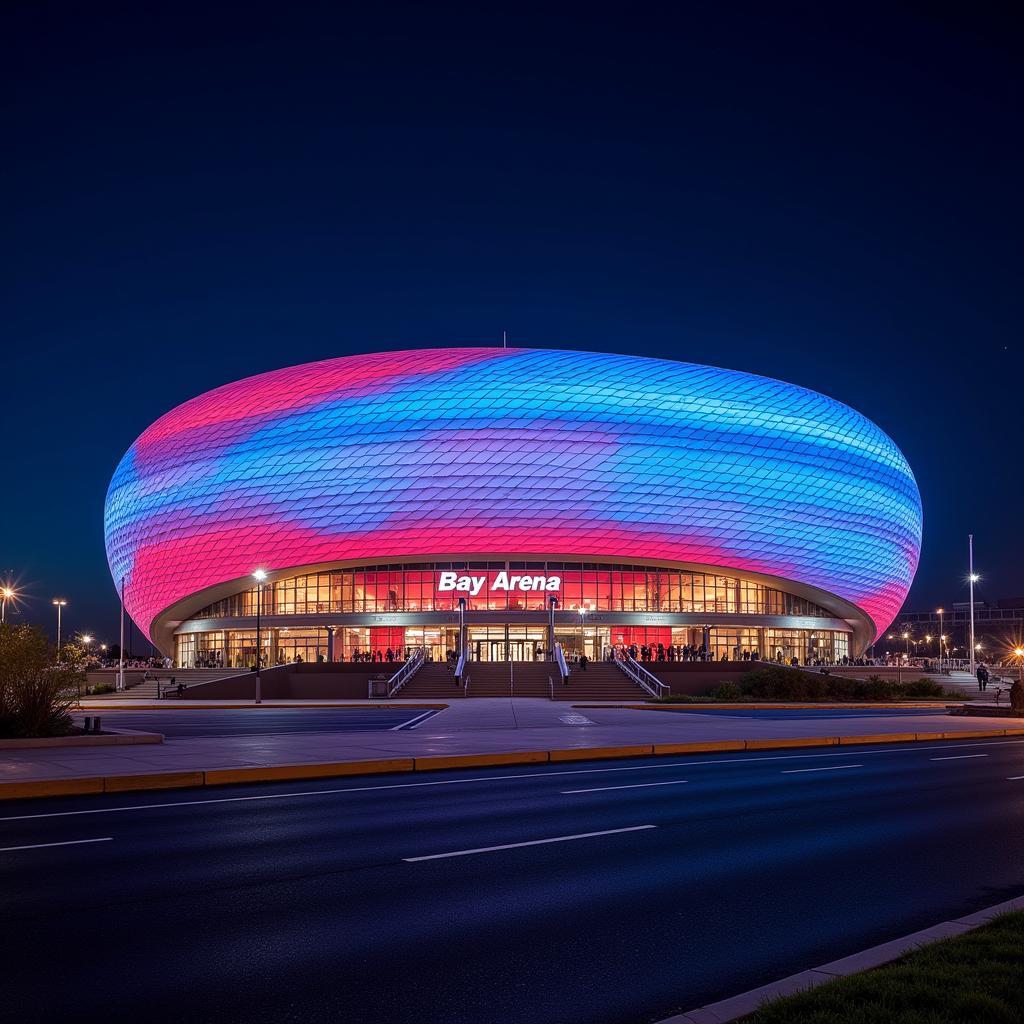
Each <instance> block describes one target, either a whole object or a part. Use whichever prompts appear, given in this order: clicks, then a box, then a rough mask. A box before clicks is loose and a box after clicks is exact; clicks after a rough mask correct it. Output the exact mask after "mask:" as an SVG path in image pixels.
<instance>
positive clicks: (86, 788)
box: [0, 729, 1024, 800]
mask: <svg viewBox="0 0 1024 1024" xmlns="http://www.w3.org/2000/svg"><path fill="white" fill-rule="evenodd" d="M1004 736H1009V737H1022V736H1024V729H987V730H964V731H962V732H919V733H871V734H867V735H864V736H842V737H840V736H797V737H788V738H787V737H779V738H776V739H756V740H709V741H706V742H699V741H698V742H692V743H659V744H656V745H655V744H646V743H645V744H636V745H631V746H621V747H573V748H571V749H566V750H526V751H510V752H507V753H494V754H453V755H450V756H445V755H438V756H430V757H418V758H412V757H398V758H381V759H378V760H372V761H335V762H330V763H327V764H293V765H272V766H266V767H262V766H253V767H247V768H211V769H207V770H206V771H190V772H153V773H151V774H143V775H112V776H107V777H106V778H102V777H101V778H82V779H41V780H34V781H26V782H0V800H18V799H29V798H35V797H51V796H81V795H92V794H95V793H103V792H107V793H116V792H127V791H129V790H139V789H179V788H189V787H199V786H221V785H229V784H237V783H246V782H283V781H290V780H298V779H326V778H336V777H338V776H345V775H384V774H388V773H391V772H413V771H437V770H440V769H443V768H469V767H473V768H477V767H480V768H483V767H497V766H500V765H510V764H543V763H545V762H552V763H555V762H563V761H604V760H616V759H619V758H628V757H649V756H652V755H661V754H669V755H671V754H688V753H693V754H697V753H705V754H713V753H729V752H734V751H737V750H785V749H787V748H799V747H831V746H838V745H846V746H850V745H853V744H867V743H913V742H937V741H942V740H961V739H994V738H998V737H1004Z"/></svg>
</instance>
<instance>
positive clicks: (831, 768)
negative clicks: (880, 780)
mask: <svg viewBox="0 0 1024 1024" xmlns="http://www.w3.org/2000/svg"><path fill="white" fill-rule="evenodd" d="M863 767H864V765H862V764H830V765H828V767H826V768H788V769H787V770H786V771H784V772H779V774H780V775H802V774H803V773H804V772H838V771H840V770H841V769H843V768H863Z"/></svg>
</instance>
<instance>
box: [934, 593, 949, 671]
mask: <svg viewBox="0 0 1024 1024" xmlns="http://www.w3.org/2000/svg"><path fill="white" fill-rule="evenodd" d="M935 611H936V612H937V613H938V616H939V674H940V675H941V674H942V645H943V643H945V640H946V637H945V632H944V630H943V628H942V614H943V609H942V608H936V609H935Z"/></svg>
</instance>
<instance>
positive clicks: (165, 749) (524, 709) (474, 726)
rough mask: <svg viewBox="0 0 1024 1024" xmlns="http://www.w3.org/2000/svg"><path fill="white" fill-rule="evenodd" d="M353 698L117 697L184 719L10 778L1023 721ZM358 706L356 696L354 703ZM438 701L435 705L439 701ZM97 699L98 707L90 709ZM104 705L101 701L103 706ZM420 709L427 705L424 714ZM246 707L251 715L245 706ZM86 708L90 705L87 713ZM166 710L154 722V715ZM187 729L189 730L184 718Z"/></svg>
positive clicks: (3, 762)
mask: <svg viewBox="0 0 1024 1024" xmlns="http://www.w3.org/2000/svg"><path fill="white" fill-rule="evenodd" d="M344 706H345V705H344V704H343V702H338V703H337V704H335V705H333V706H331V705H319V706H318V707H317V708H294V707H293V708H291V709H289V711H288V712H287V714H288V716H289V718H290V717H291V716H292V715H296V716H305V720H306V721H308V722H309V729H308V731H305V730H303V729H302V727H301V726H296V725H291V726H290V728H289V731H287V732H280V733H276V732H266V731H256V730H254V731H253V732H251V733H250V732H246V731H244V730H245V725H244V722H245V721H246V720H250V721H253V722H254V723H256V722H258V718H250V717H249V716H261V715H266V714H267V713H268V712H272V713H273V712H277V711H279V710H280V708H281V705H276V706H275V705H274V704H271V703H267V704H263V705H261V706H260V707H254V706H252V705H251V704H249V705H241V704H239V705H238V706H237V707H236V708H234V709H231V711H230V714H231V716H232V717H234V716H238V719H239V720H240V722H241V723H242V724H241V725H237V726H236V727H235V728H234V729H232V730H231V734H225V735H217V736H211V735H201V734H200V735H182V734H181V733H182V731H183V730H182V728H181V724H182V723H183V722H184V721H188V720H194V721H196V722H197V723H198V724H197V727H196V732H198V733H201V732H202V729H201V727H200V726H201V723H202V721H203V718H202V716H206V715H210V714H213V713H217V714H223V712H224V711H225V710H227V709H226V708H224V707H220V708H218V709H217V710H216V712H214V710H213V709H210V708H209V705H207V706H206V707H204V708H201V709H200V708H191V707H190V706H189V705H188V704H186V703H178V702H174V703H168V704H165V705H162V706H158V709H154V710H152V711H147V710H146V709H141V708H138V706H137V705H136V706H134V707H130V708H129V707H124V709H123V710H117V708H116V705H115V704H114V703H113V702H109V701H108V702H105V703H104V706H103V708H102V713H103V725H104V729H111V730H116V729H118V728H119V726H120V727H123V728H126V729H137V728H139V727H140V726H139V725H138V724H133V722H135V721H136V716H137V715H139V714H140V713H143V712H145V713H146V714H147V715H148V719H147V723H146V727H147V728H148V729H150V730H151V731H159V723H160V722H162V721H166V722H167V723H168V727H170V725H171V724H172V723H177V726H176V728H175V729H174V732H175V735H172V736H169V737H168V738H167V739H166V741H165V742H164V743H162V744H159V745H146V746H127V747H90V748H78V749H76V748H73V747H49V748H43V749H32V750H25V749H21V750H6V751H3V752H0V781H4V782H26V781H35V780H54V779H75V778H86V777H93V776H113V775H137V774H150V773H166V772H194V771H203V770H207V769H210V770H215V769H222V768H244V767H249V768H257V767H269V766H280V765H308V764H324V763H329V762H349V761H368V760H374V759H386V758H413V757H417V758H425V757H438V756H458V755H477V754H479V755H484V754H501V753H506V752H518V751H551V750H556V749H557V750H570V751H573V750H585V749H595V750H596V749H597V748H614V747H628V746H634V745H641V744H653V745H658V744H674V743H695V742H697V743H725V742H733V741H750V742H754V741H772V740H781V739H794V740H799V739H801V738H816V737H856V736H869V735H879V734H893V735H899V736H906V734H929V735H934V734H941V733H955V734H960V733H963V734H964V736H965V738H966V737H968V736H970V734H972V733H975V734H977V733H978V732H979V731H986V730H989V731H990V730H999V729H1013V728H1015V727H1016V722H1015V721H1010V720H1007V719H1006V718H991V719H990V718H987V717H972V718H969V719H968V718H962V717H957V716H950V715H949V714H948V713H947V712H946V709H945V707H944V706H943V705H934V706H931V707H928V706H919V707H892V706H889V707H884V708H881V707H880V708H860V709H858V708H848V709H840V708H836V707H819V708H803V709H801V708H779V709H775V710H773V709H769V708H757V709H750V708H743V707H736V708H717V709H714V710H712V709H709V708H706V707H705V708H694V707H692V706H688V705H683V706H676V707H674V708H672V709H668V708H666V709H658V710H648V709H630V708H625V707H604V706H602V707H589V706H583V707H580V706H574V705H571V704H565V703H553V702H551V701H548V700H536V699H526V698H515V699H491V700H478V701H460V702H457V703H453V704H452V705H451V706H449V707H447V708H445V709H443V710H441V711H438V712H436V713H433V714H431V713H430V709H429V708H424V707H423V706H422V705H416V704H413V703H412V702H405V703H404V704H403V702H402V701H391V702H388V705H387V707H388V709H389V711H391V710H397V709H400V708H403V707H405V708H406V710H407V711H408V717H407V718H404V719H402V720H401V721H400V724H399V725H398V726H396V725H395V724H394V722H395V718H394V715H393V714H392V715H389V716H388V717H387V718H386V722H387V724H386V725H384V724H382V726H381V727H380V728H374V727H373V724H372V723H368V727H366V728H359V729H351V728H344V729H343V728H340V727H339V728H338V730H337V731H332V730H331V728H330V726H329V724H328V725H327V726H325V725H324V724H323V722H322V721H318V717H317V716H324V715H330V714H331V713H332V711H337V710H340V709H341V708H342V707H344ZM349 706H350V705H349ZM380 707H381V705H371V704H364V705H362V706H361V707H360V708H358V709H354V710H353V711H351V712H346V714H350V715H351V714H358V715H367V716H372V715H374V714H379V713H380V711H379V709H380ZM436 707H437V705H435V708H436ZM87 710H94V709H87ZM96 710H98V709H96ZM421 714H423V715H425V717H424V718H423V719H422V720H421V721H419V722H417V721H416V719H417V718H418V716H420V715H421ZM242 716H244V717H242ZM78 717H80V716H78ZM154 718H156V719H157V726H156V727H154V726H153V725H152V724H151V723H152V720H153V719H154ZM184 731H186V732H187V730H184Z"/></svg>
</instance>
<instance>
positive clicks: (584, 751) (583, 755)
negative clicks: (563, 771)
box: [548, 743, 654, 761]
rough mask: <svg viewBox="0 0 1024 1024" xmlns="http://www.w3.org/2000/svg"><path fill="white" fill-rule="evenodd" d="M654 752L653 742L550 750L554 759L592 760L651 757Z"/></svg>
mask: <svg viewBox="0 0 1024 1024" xmlns="http://www.w3.org/2000/svg"><path fill="white" fill-rule="evenodd" d="M653 753H654V744H653V743H643V744H636V745H631V746H626V747H571V748H569V749H568V750H549V751H548V756H549V757H550V758H551V760H552V761H591V760H594V759H600V758H611V757H650V756H651V754H653Z"/></svg>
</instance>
